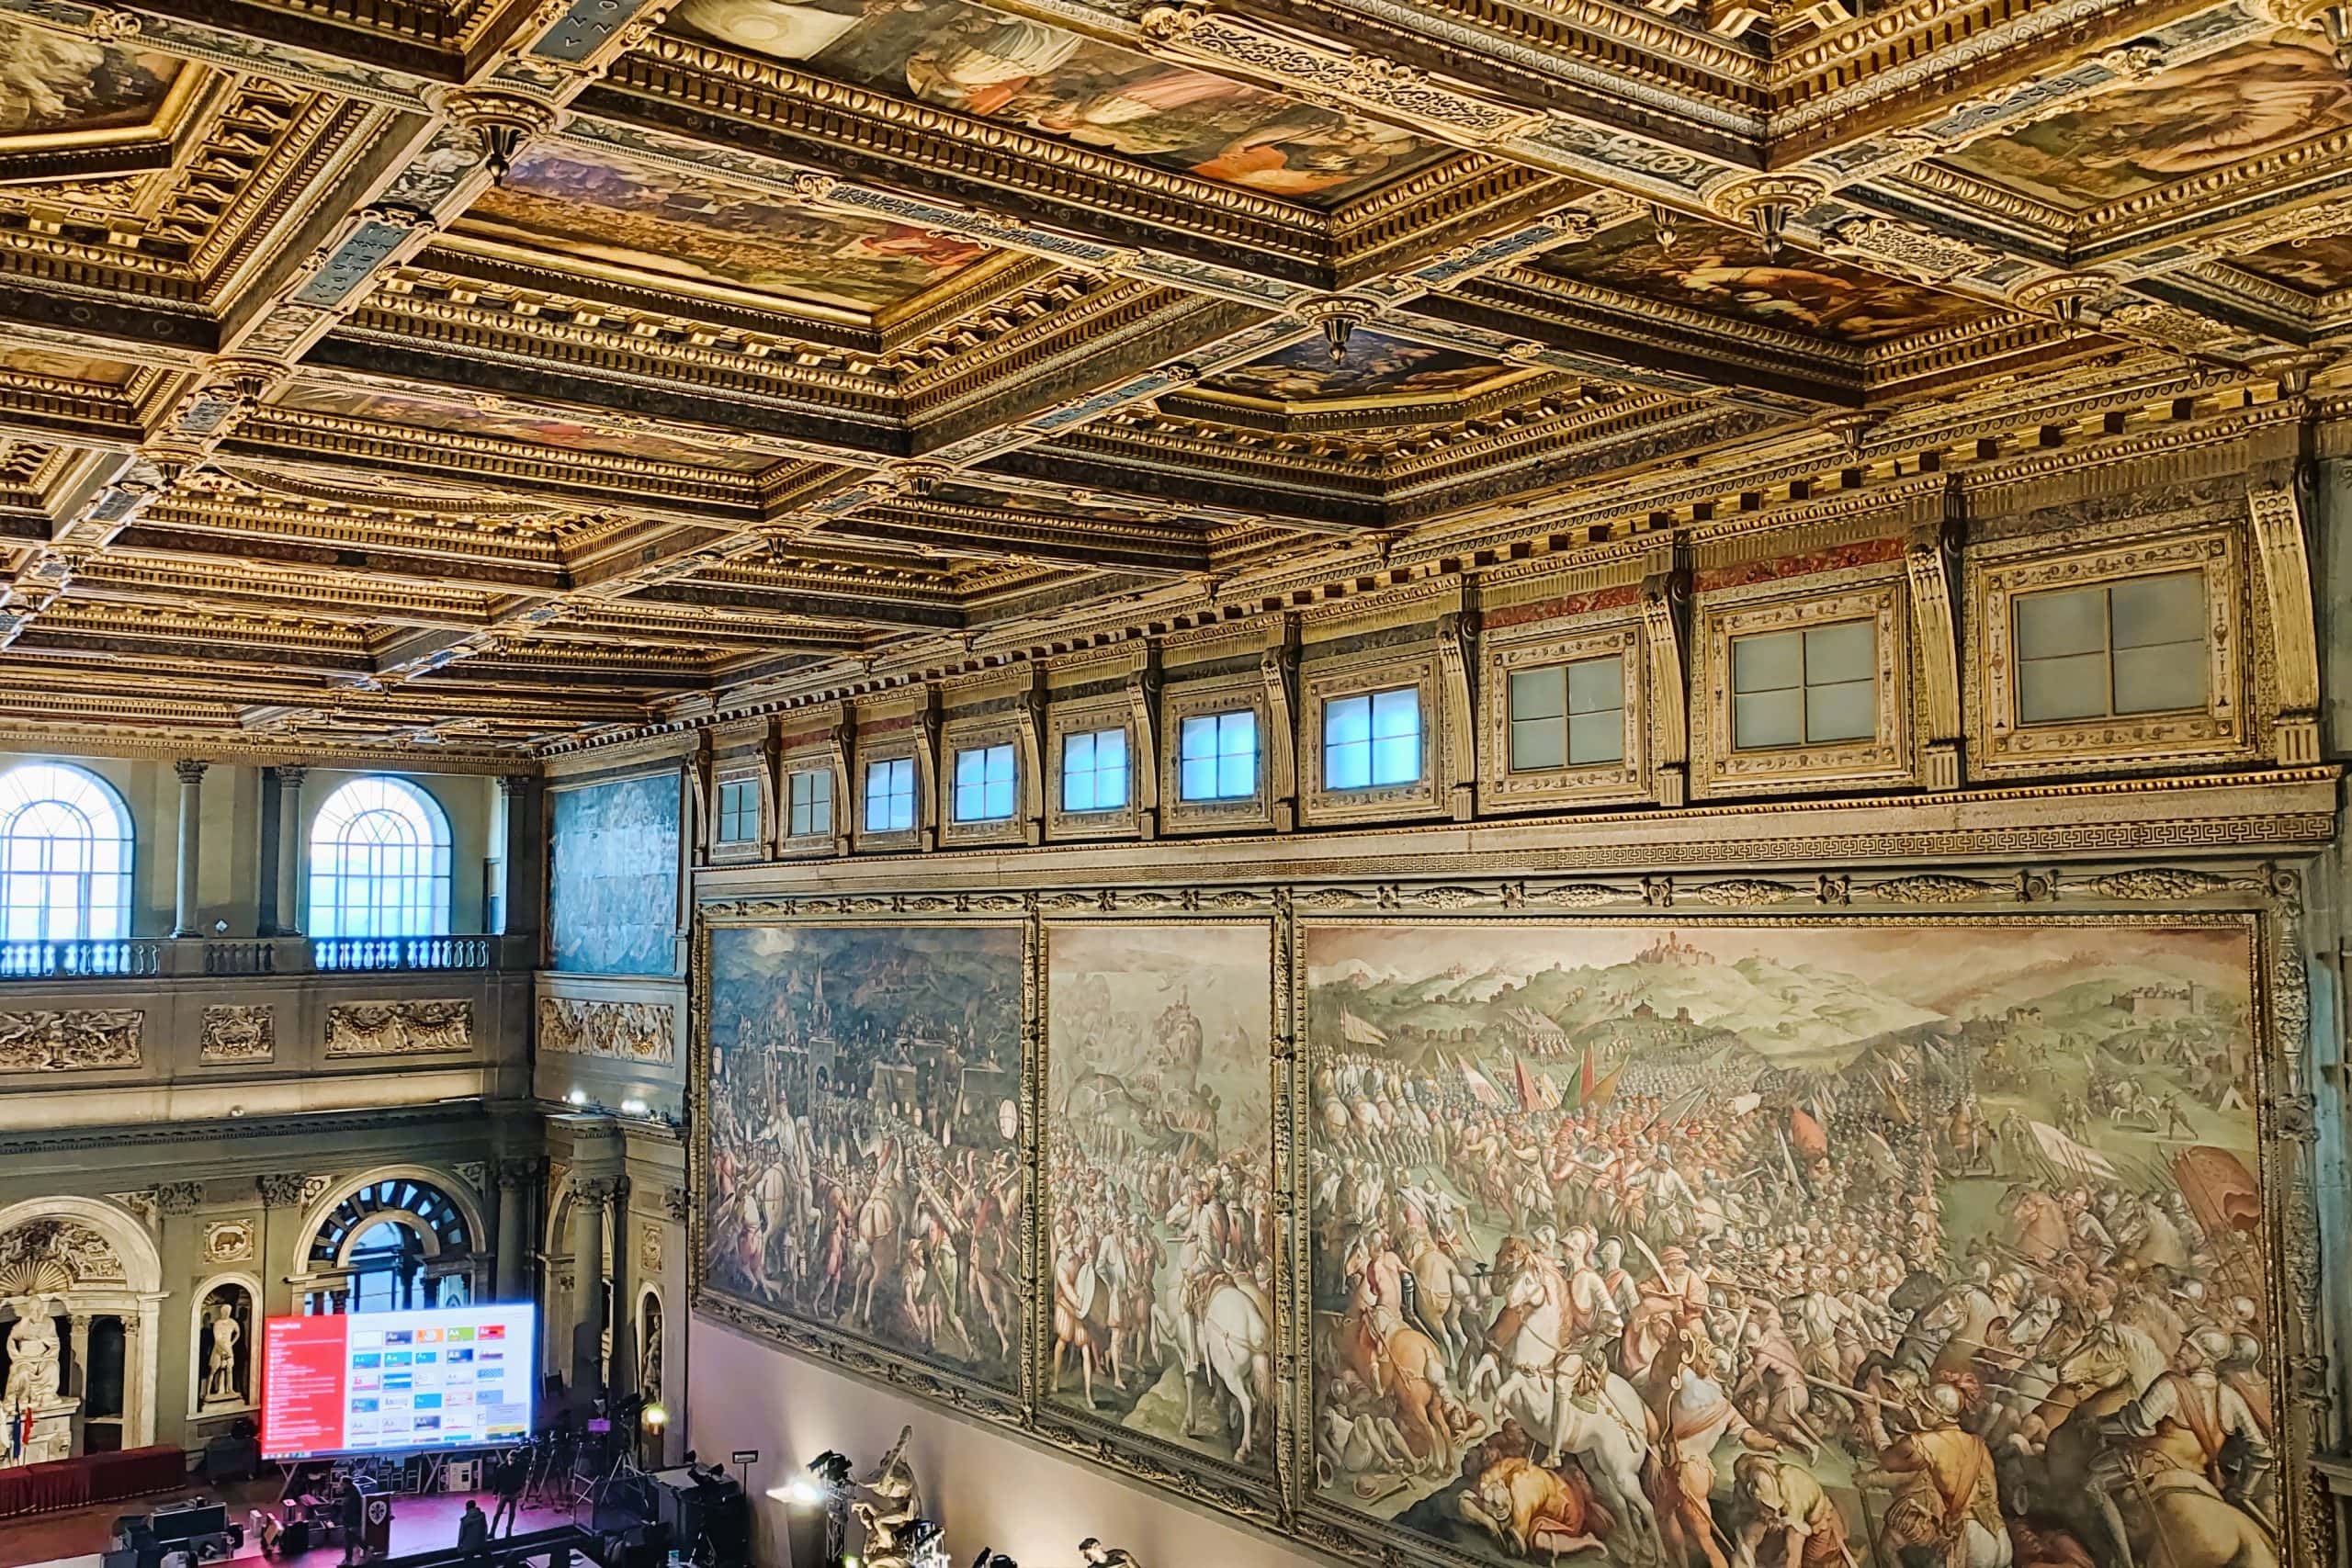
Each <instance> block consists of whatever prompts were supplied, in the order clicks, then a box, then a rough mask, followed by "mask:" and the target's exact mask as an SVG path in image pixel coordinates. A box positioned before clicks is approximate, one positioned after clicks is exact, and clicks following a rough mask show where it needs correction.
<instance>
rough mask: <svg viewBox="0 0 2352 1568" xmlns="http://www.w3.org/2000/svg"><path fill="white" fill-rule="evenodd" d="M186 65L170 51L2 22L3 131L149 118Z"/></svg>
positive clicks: (39, 131) (96, 126) (48, 132)
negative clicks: (123, 45)
mask: <svg viewBox="0 0 2352 1568" xmlns="http://www.w3.org/2000/svg"><path fill="white" fill-rule="evenodd" d="M184 69H186V67H185V66H183V65H182V63H181V62H179V61H177V60H175V59H173V58H172V57H171V56H170V55H168V54H156V53H153V52H151V51H145V50H130V49H121V48H118V47H116V46H114V45H112V44H106V43H100V42H97V41H96V40H95V39H85V38H68V37H66V36H65V35H63V34H62V33H53V32H45V31H42V30H41V29H40V28H25V27H18V26H17V25H16V24H14V23H11V22H0V139H8V138H17V137H28V138H29V137H55V136H66V135H72V134H76V133H80V132H85V131H100V130H122V129H125V128H127V127H131V126H139V125H144V124H146V123H147V122H148V121H149V120H151V119H153V118H154V116H155V113H156V111H157V110H159V109H161V108H162V107H164V99H165V98H166V97H168V96H170V94H171V90H172V85H173V83H174V82H175V81H176V80H177V79H178V77H179V73H180V72H181V71H182V70H184Z"/></svg>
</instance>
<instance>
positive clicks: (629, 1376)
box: [609, 1180, 637, 1438]
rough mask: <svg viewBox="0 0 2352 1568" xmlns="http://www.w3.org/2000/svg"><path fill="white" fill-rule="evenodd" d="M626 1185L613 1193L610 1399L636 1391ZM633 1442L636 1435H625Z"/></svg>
mask: <svg viewBox="0 0 2352 1568" xmlns="http://www.w3.org/2000/svg"><path fill="white" fill-rule="evenodd" d="M628 1201H629V1189H628V1181H626V1180H623V1181H622V1182H621V1183H620V1184H619V1185H618V1186H617V1187H616V1188H615V1190H614V1191H613V1204H612V1213H613V1324H612V1329H613V1360H612V1370H611V1372H610V1374H609V1385H610V1387H611V1390H612V1394H613V1397H614V1398H616V1399H619V1398H622V1397H624V1396H625V1395H627V1394H629V1393H635V1392H636V1389H637V1304H636V1303H634V1302H632V1301H631V1300H630V1299H629V1298H630V1296H631V1295H632V1294H634V1293H635V1292H636V1290H637V1279H636V1271H635V1269H633V1268H632V1267H631V1257H630V1253H629V1234H628V1231H629V1224H628ZM627 1436H628V1437H629V1438H635V1437H636V1436H637V1434H636V1433H635V1432H630V1433H628V1434H627Z"/></svg>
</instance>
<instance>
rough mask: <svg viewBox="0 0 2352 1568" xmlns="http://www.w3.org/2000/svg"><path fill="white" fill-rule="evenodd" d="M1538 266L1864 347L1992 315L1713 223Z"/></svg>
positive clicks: (1598, 246) (1630, 232)
mask: <svg viewBox="0 0 2352 1568" xmlns="http://www.w3.org/2000/svg"><path fill="white" fill-rule="evenodd" d="M1537 265H1539V266H1540V267H1542V268H1543V270H1544V271H1546V272H1549V273H1552V274H1554V275H1555V276H1560V277H1566V278H1573V279H1574V280H1576V281H1577V282H1578V283H1588V284H1591V285H1594V286H1595V287H1598V288H1609V289H1614V290H1617V291H1619V292H1621V293H1625V294H1631V295H1634V296H1636V297H1637V298H1640V299H1655V300H1657V301H1659V302H1660V303H1663V304H1668V305H1681V306H1684V307H1686V308H1688V309H1690V310H1703V311H1705V312H1706V313H1707V314H1709V315H1711V316H1723V317H1726V318H1729V319H1732V320H1736V321H1751V322H1753V323H1755V324H1756V325H1758V326H1765V327H1780V328H1781V329H1783V330H1785V331H1788V332H1792V333H1800V334H1802V335H1804V336H1805V337H1811V338H1818V339H1821V340H1823V341H1825V342H1828V343H1835V344H1852V345H1854V346H1857V347H1860V346H1867V345H1868V344H1875V343H1884V342H1886V341H1887V340H1888V339H1890V338H1898V337H1905V336H1908V335H1910V334H1911V333H1919V332H1925V331H1927V330H1928V329H1929V328H1932V327H1943V326H1956V325H1959V324H1962V323H1963V322H1966V321H1974V320H1977V319H1979V318H1980V317H1983V316H1985V315H1987V314H1989V313H1990V312H1989V310H1987V308H1986V307H1985V306H1984V305H1982V304H1979V303H1977V302H1976V301H1974V300H1972V299H1963V298H1962V297H1961V296H1959V295H1956V294H1947V293H1944V292H1942V291H1941V290H1939V289H1935V288H1928V287H1927V286H1926V285H1924V284H1917V283H1910V282H1906V281H1904V280H1902V279H1899V278H1894V277H1888V276H1883V275H1882V274H1879V273H1874V272H1865V271H1863V270H1862V269H1861V268H1860V267H1856V266H1849V265H1847V264H1846V263H1844V262H1839V261H1831V260H1829V259H1827V258H1826V257H1824V256H1816V255H1808V254H1805V253H1804V252H1803V251H1798V250H1794V249H1791V250H1785V251H1783V252H1782V253H1781V255H1780V257H1779V259H1777V260H1775V259H1773V258H1772V257H1770V256H1767V255H1766V254H1764V246H1763V244H1762V243H1761V242H1760V241H1758V240H1757V239H1756V238H1755V237H1754V236H1752V235H1749V234H1746V233H1743V232H1741V231H1737V230H1734V229H1724V228H1719V227H1717V226H1715V225H1713V224H1686V225H1684V226H1683V227H1682V228H1681V229H1680V230H1679V231H1677V233H1676V235H1675V242H1674V243H1673V245H1672V246H1670V247H1661V246H1660V245H1659V244H1658V243H1657V230H1656V228H1655V227H1654V226H1653V225H1652V224H1651V223H1650V222H1649V220H1646V219H1642V220H1635V221H1634V222H1631V223H1621V224H1619V225H1618V226H1617V227H1615V228H1614V229H1611V230H1610V231H1607V232H1606V233H1603V234H1600V235H1599V236H1598V237H1596V238H1595V239H1593V240H1591V241H1590V242H1589V243H1584V244H1580V245H1575V246H1571V247H1568V248H1566V249H1562V250H1557V251H1554V252H1551V253H1550V254H1546V255H1544V257H1542V258H1541V259H1540V260H1539V261H1538V263H1537Z"/></svg>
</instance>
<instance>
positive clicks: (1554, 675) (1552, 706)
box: [1510, 665, 1567, 720]
mask: <svg viewBox="0 0 2352 1568" xmlns="http://www.w3.org/2000/svg"><path fill="white" fill-rule="evenodd" d="M1565 704H1566V679H1565V672H1564V671H1562V670H1561V669H1560V668H1559V666H1557V665H1554V666H1553V667H1551V668H1550V669H1547V670H1514V671H1511V677H1510V716H1511V717H1512V718H1513V719H1514V720H1516V719H1528V718H1557V717H1558V716H1560V715H1561V714H1563V713H1565V712H1566V711H1567V710H1566V706H1565Z"/></svg>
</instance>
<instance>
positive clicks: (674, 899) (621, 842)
mask: <svg viewBox="0 0 2352 1568" xmlns="http://www.w3.org/2000/svg"><path fill="white" fill-rule="evenodd" d="M678 798H679V787H678V775H677V774H676V773H649V774H646V775H644V776H642V777H639V778H633V779H615V780H614V781H612V782H611V783H610V784H586V785H582V786H581V787H578V788H574V789H558V790H552V791H550V792H549V793H548V956H549V957H550V958H551V959H552V960H553V961H554V964H555V967H556V968H558V969H561V970H565V971H567V972H569V973H571V974H576V975H668V974H671V973H673V972H674V971H675V970H676V968H677V962H678V960H677V930H678V830H679V828H678V824H679V805H678Z"/></svg>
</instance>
